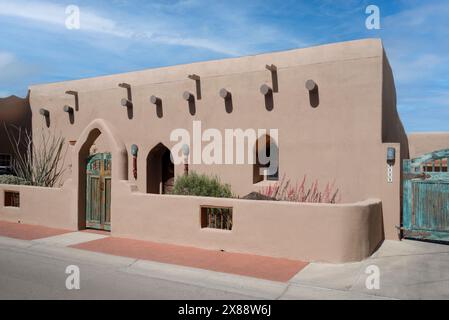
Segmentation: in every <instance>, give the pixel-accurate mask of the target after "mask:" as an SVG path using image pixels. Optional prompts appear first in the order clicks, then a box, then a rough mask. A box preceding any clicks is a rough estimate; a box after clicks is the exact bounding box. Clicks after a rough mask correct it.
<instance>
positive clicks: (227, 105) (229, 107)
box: [219, 88, 234, 113]
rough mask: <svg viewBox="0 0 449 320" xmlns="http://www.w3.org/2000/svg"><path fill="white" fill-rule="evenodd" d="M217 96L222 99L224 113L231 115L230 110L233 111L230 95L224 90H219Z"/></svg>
mask: <svg viewBox="0 0 449 320" xmlns="http://www.w3.org/2000/svg"><path fill="white" fill-rule="evenodd" d="M219 94H220V97H222V98H223V99H224V102H225V109H226V112H227V113H231V112H232V110H233V109H234V107H233V105H232V94H231V93H230V92H229V91H228V90H226V89H225V88H222V89H220V92H219Z"/></svg>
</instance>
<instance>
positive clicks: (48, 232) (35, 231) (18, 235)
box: [0, 221, 72, 240]
mask: <svg viewBox="0 0 449 320" xmlns="http://www.w3.org/2000/svg"><path fill="white" fill-rule="evenodd" d="M69 232H72V231H70V230H63V229H55V228H48V227H43V226H36V225H29V224H22V223H14V222H5V221H0V236H2V237H9V238H15V239H21V240H35V239H41V238H47V237H52V236H57V235H60V234H64V233H69Z"/></svg>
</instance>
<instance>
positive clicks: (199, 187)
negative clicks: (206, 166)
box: [171, 172, 233, 198]
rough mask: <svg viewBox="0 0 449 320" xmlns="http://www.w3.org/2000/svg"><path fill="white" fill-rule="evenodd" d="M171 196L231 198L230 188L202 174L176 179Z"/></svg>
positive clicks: (193, 173) (215, 178)
mask: <svg viewBox="0 0 449 320" xmlns="http://www.w3.org/2000/svg"><path fill="white" fill-rule="evenodd" d="M171 193H172V194H177V195H189V196H202V197H216V198H232V197H233V195H232V192H231V187H230V185H228V184H222V183H221V182H220V180H219V178H218V177H216V176H215V177H208V176H206V175H204V174H197V173H195V172H190V173H189V175H187V176H180V177H177V179H176V181H175V185H174V186H173V190H172V192H171Z"/></svg>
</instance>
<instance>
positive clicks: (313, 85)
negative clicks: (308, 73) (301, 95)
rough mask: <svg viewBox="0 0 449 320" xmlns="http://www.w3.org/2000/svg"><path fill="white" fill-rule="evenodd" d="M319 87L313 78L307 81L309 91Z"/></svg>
mask: <svg viewBox="0 0 449 320" xmlns="http://www.w3.org/2000/svg"><path fill="white" fill-rule="evenodd" d="M317 88H318V86H317V84H316V83H315V81H313V80H307V81H306V89H307V90H309V91H314V90H316V89H317Z"/></svg>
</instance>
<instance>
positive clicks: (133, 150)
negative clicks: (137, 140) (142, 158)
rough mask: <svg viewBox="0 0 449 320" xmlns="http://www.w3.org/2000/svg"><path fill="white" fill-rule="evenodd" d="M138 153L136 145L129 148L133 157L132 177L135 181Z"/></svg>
mask: <svg viewBox="0 0 449 320" xmlns="http://www.w3.org/2000/svg"><path fill="white" fill-rule="evenodd" d="M138 152H139V147H138V146H137V145H136V144H133V145H132V146H131V155H132V156H133V176H134V179H137V154H138Z"/></svg>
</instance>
